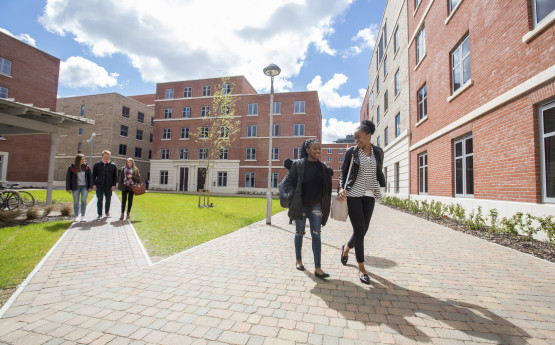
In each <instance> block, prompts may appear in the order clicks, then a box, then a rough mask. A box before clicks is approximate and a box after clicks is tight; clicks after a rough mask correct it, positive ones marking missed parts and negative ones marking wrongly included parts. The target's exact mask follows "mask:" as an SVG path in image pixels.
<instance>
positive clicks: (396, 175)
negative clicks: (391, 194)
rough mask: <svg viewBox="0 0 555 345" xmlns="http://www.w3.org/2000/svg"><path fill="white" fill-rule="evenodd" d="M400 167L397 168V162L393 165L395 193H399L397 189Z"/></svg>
mask: <svg viewBox="0 0 555 345" xmlns="http://www.w3.org/2000/svg"><path fill="white" fill-rule="evenodd" d="M399 170H400V166H399V162H397V163H395V179H394V183H395V193H399V191H400V188H399V177H400V176H401V173H400V171H399Z"/></svg>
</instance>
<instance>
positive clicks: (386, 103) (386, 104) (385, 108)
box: [383, 90, 389, 114]
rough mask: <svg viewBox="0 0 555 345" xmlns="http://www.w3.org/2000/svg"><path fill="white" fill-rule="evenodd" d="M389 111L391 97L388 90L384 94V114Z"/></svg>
mask: <svg viewBox="0 0 555 345" xmlns="http://www.w3.org/2000/svg"><path fill="white" fill-rule="evenodd" d="M387 109H389V95H388V90H385V92H384V94H383V113H384V114H385V113H387Z"/></svg>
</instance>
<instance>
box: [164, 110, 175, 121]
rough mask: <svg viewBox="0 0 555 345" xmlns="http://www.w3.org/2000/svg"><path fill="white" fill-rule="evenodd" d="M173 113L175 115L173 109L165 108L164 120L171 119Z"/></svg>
mask: <svg viewBox="0 0 555 345" xmlns="http://www.w3.org/2000/svg"><path fill="white" fill-rule="evenodd" d="M172 113H173V109H172V108H164V119H171V118H172Z"/></svg>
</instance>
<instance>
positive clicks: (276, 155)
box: [272, 147, 279, 161]
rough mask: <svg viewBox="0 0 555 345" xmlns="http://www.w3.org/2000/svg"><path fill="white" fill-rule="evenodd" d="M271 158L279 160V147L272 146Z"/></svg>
mask: <svg viewBox="0 0 555 345" xmlns="http://www.w3.org/2000/svg"><path fill="white" fill-rule="evenodd" d="M272 160H273V161H279V147H272Z"/></svg>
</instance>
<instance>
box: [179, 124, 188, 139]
mask: <svg viewBox="0 0 555 345" xmlns="http://www.w3.org/2000/svg"><path fill="white" fill-rule="evenodd" d="M189 135H190V131H189V127H181V137H180V139H189Z"/></svg>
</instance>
